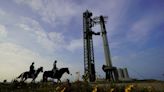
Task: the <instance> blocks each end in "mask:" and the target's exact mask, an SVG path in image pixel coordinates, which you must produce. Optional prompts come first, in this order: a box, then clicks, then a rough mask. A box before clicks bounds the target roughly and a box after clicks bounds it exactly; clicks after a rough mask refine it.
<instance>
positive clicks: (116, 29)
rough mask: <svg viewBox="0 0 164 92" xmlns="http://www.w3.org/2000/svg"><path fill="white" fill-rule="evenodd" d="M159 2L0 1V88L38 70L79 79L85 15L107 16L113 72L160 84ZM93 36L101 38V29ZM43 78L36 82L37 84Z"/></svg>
mask: <svg viewBox="0 0 164 92" xmlns="http://www.w3.org/2000/svg"><path fill="white" fill-rule="evenodd" d="M163 9H164V1H163V0H144V1H143V0H133V1H131V0H103V1H99V0H78V1H77V0H70V1H67V0H49V1H46V0H0V82H1V81H3V80H9V81H11V80H12V79H14V78H16V77H17V76H19V75H20V74H21V73H22V72H25V71H29V67H30V65H31V63H32V62H35V69H37V68H38V67H40V66H43V68H44V71H48V70H51V69H52V67H53V62H54V60H57V61H58V63H57V67H58V68H62V67H68V68H69V69H70V72H71V73H72V74H73V76H69V75H67V74H65V75H64V77H63V80H64V79H67V78H70V79H72V80H75V79H76V78H75V76H76V72H80V75H83V73H84V59H83V25H82V24H83V22H82V20H83V19H82V18H83V17H82V14H83V12H85V11H86V10H89V11H90V12H92V13H93V16H100V15H103V16H108V19H107V23H106V30H107V37H108V43H109V48H110V53H111V59H112V64H113V66H115V67H117V68H125V67H126V68H127V69H128V73H129V76H130V77H131V78H137V79H157V80H164V67H163V65H164V42H163V39H164V26H163V25H164V17H163V16H164V12H163ZM93 30H94V31H95V32H100V31H101V30H100V26H99V25H96V26H95V27H94V28H93ZM93 43H94V55H95V70H96V75H97V76H101V77H104V75H105V73H104V72H103V70H102V65H103V64H105V60H104V52H103V44H102V38H101V36H93ZM41 76H42V74H40V75H39V78H37V80H40V79H41Z"/></svg>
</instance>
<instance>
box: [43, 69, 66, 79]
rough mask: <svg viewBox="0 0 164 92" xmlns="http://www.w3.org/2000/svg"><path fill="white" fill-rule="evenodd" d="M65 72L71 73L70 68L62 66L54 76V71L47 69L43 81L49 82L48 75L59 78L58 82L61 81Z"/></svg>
mask: <svg viewBox="0 0 164 92" xmlns="http://www.w3.org/2000/svg"><path fill="white" fill-rule="evenodd" d="M65 72H66V73H68V74H69V70H68V68H61V69H60V70H57V71H56V73H55V75H54V76H53V71H45V72H44V73H43V82H47V78H48V77H50V78H53V79H57V81H58V82H61V80H60V78H61V77H62V75H63V74H64V73H65Z"/></svg>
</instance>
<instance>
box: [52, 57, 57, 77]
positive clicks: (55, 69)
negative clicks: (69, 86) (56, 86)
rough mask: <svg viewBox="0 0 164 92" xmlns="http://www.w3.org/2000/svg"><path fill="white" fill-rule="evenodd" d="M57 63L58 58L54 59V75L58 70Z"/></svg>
mask: <svg viewBox="0 0 164 92" xmlns="http://www.w3.org/2000/svg"><path fill="white" fill-rule="evenodd" d="M56 63H57V60H55V61H54V64H53V69H52V71H53V76H54V75H55V73H56V71H57V70H58V68H57V67H56Z"/></svg>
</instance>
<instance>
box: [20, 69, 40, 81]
mask: <svg viewBox="0 0 164 92" xmlns="http://www.w3.org/2000/svg"><path fill="white" fill-rule="evenodd" d="M40 72H43V67H40V68H38V69H37V70H36V72H35V73H34V76H32V75H31V73H30V72H29V71H26V72H23V73H21V74H20V75H19V76H18V77H17V79H18V78H21V81H22V82H24V81H26V80H27V78H32V81H31V82H34V81H35V79H36V77H37V76H38V75H39V73H40Z"/></svg>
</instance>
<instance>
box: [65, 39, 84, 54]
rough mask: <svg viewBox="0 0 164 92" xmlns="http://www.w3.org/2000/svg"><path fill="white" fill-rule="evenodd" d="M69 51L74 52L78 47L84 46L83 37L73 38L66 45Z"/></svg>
mask: <svg viewBox="0 0 164 92" xmlns="http://www.w3.org/2000/svg"><path fill="white" fill-rule="evenodd" d="M66 48H67V49H68V50H69V51H72V52H74V51H75V50H77V49H81V48H83V39H74V40H71V42H70V43H69V45H68V46H67V47H66Z"/></svg>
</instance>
